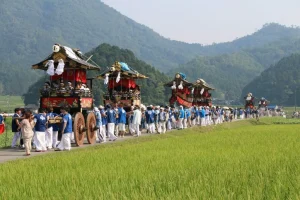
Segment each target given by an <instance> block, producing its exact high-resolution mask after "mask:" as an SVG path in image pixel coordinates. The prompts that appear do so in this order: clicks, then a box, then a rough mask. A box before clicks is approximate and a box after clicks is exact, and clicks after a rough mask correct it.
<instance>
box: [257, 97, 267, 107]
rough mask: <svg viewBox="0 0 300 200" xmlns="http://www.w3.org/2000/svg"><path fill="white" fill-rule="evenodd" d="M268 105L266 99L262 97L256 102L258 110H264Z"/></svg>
mask: <svg viewBox="0 0 300 200" xmlns="http://www.w3.org/2000/svg"><path fill="white" fill-rule="evenodd" d="M269 103H270V102H269V101H268V100H267V99H266V98H264V97H262V98H261V99H260V100H259V101H258V108H259V109H260V108H264V109H266V108H267V106H268V104H269Z"/></svg>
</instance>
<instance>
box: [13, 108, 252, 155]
mask: <svg viewBox="0 0 300 200" xmlns="http://www.w3.org/2000/svg"><path fill="white" fill-rule="evenodd" d="M91 112H93V113H94V114H95V118H96V127H95V131H96V141H97V142H98V143H105V142H106V141H107V140H109V141H115V140H117V139H118V138H123V137H124V136H125V135H129V136H136V137H139V136H141V134H142V133H143V134H164V133H166V131H170V130H183V129H186V128H190V127H193V126H209V125H216V124H221V123H223V122H231V121H232V120H236V119H245V118H250V117H251V118H256V115H255V114H254V112H253V113H249V110H245V109H241V108H240V109H238V108H235V109H233V108H228V107H220V106H212V107H209V106H192V107H184V106H182V105H180V106H179V107H174V106H153V105H149V106H144V105H141V106H139V105H135V106H131V109H130V111H129V112H126V111H125V110H124V105H123V103H122V102H121V103H116V104H113V105H110V104H107V105H105V106H102V105H100V106H99V107H96V106H95V107H94V109H93V111H91ZM58 117H60V118H61V123H59V124H58V123H55V122H54V123H53V122H51V120H53V119H56V118H58ZM72 123H73V119H72V116H71V115H70V114H69V113H68V108H66V107H61V108H60V113H54V112H53V108H52V107H49V108H48V109H44V108H40V109H39V110H38V113H35V114H34V113H32V112H31V111H30V110H23V111H22V109H19V108H16V109H15V114H14V115H13V118H12V132H13V133H14V134H13V139H12V144H11V147H12V148H16V147H18V146H17V143H18V141H19V147H21V148H24V149H25V152H26V154H25V155H26V156H28V155H30V151H31V146H32V147H33V148H35V152H45V151H49V150H51V149H54V150H55V151H69V150H71V143H72V142H74V135H73V134H74V133H73V130H72V129H73V125H72ZM59 133H60V134H59ZM59 135H60V137H59ZM59 138H60V139H59Z"/></svg>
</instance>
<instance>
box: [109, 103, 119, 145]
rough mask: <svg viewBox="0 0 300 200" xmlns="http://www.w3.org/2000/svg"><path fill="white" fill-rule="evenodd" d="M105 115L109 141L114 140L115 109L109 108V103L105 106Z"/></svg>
mask: <svg viewBox="0 0 300 200" xmlns="http://www.w3.org/2000/svg"><path fill="white" fill-rule="evenodd" d="M106 108H107V110H106V115H107V132H108V137H109V141H115V140H116V139H117V137H116V136H115V134H114V132H115V124H116V111H115V110H114V109H112V108H111V106H110V105H107V106H106Z"/></svg>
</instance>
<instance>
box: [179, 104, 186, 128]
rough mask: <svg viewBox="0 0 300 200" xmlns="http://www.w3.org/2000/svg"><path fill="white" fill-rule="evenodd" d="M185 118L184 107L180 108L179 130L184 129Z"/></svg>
mask: <svg viewBox="0 0 300 200" xmlns="http://www.w3.org/2000/svg"><path fill="white" fill-rule="evenodd" d="M184 118H185V112H184V110H183V106H179V117H178V129H179V130H181V129H183V120H184Z"/></svg>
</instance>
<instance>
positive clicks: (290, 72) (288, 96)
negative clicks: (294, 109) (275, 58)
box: [241, 54, 300, 105]
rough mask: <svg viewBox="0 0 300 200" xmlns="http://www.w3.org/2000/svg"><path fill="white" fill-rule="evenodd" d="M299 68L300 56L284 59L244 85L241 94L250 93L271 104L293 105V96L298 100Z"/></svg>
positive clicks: (299, 97) (294, 55) (299, 93)
mask: <svg viewBox="0 0 300 200" xmlns="http://www.w3.org/2000/svg"><path fill="white" fill-rule="evenodd" d="M299 66H300V54H293V55H291V56H289V57H285V58H283V59H281V60H280V61H279V62H278V63H277V64H276V65H274V66H271V67H270V68H269V69H266V70H265V71H263V72H262V73H261V75H260V76H258V77H257V78H255V79H254V80H253V81H251V82H250V83H249V84H248V85H246V86H245V88H244V89H243V94H247V93H248V92H252V93H253V95H254V96H256V97H258V98H260V97H265V98H266V99H268V100H269V101H271V103H272V104H279V105H294V103H295V95H296V100H297V102H299V100H300V91H299V88H300V87H299V86H300V79H299V77H300V71H299ZM242 97H243V96H242ZM242 97H241V99H242ZM297 102H296V103H297ZM297 104H298V105H299V103H297Z"/></svg>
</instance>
